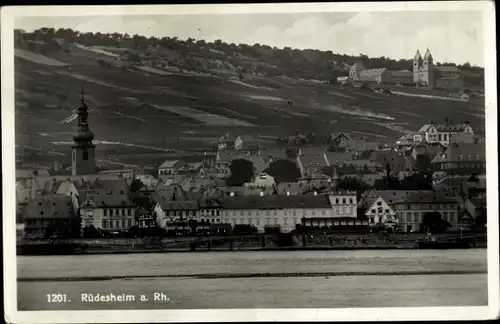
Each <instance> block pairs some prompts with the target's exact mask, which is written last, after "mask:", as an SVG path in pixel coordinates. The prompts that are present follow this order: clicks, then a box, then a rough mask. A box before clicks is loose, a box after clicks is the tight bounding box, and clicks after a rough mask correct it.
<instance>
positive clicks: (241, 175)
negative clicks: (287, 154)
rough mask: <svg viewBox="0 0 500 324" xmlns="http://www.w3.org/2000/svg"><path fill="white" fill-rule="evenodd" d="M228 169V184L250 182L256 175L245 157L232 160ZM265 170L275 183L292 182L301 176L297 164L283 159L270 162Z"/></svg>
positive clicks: (234, 184) (241, 184) (237, 185)
mask: <svg viewBox="0 0 500 324" xmlns="http://www.w3.org/2000/svg"><path fill="white" fill-rule="evenodd" d="M229 170H230V171H231V174H230V175H229V177H228V178H227V179H226V183H227V185H228V186H236V187H240V186H243V184H244V183H246V182H252V180H253V179H254V177H255V175H256V174H255V167H254V165H253V163H252V162H251V161H249V160H245V159H236V160H233V161H232V162H231V164H230V165H229ZM265 172H266V173H267V174H269V175H270V176H271V177H273V178H274V180H275V181H276V182H277V183H281V182H294V181H297V179H299V178H300V176H301V174H300V170H299V168H298V167H297V165H296V164H295V163H294V162H292V161H290V160H285V159H280V160H276V161H274V162H272V163H271V164H270V165H269V167H268V168H267V169H266V170H265Z"/></svg>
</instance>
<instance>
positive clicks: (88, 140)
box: [73, 87, 94, 146]
mask: <svg viewBox="0 0 500 324" xmlns="http://www.w3.org/2000/svg"><path fill="white" fill-rule="evenodd" d="M88 110H89V107H88V106H87V104H86V103H85V98H84V96H83V87H82V89H81V103H80V107H78V111H77V115H78V131H77V133H76V134H75V135H74V136H73V140H74V141H75V145H76V146H93V143H92V141H93V140H94V133H92V131H91V130H90V128H89V124H88V117H89V112H88Z"/></svg>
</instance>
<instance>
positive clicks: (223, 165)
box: [215, 151, 238, 177]
mask: <svg viewBox="0 0 500 324" xmlns="http://www.w3.org/2000/svg"><path fill="white" fill-rule="evenodd" d="M237 158H238V155H237V154H236V153H235V152H232V151H219V152H217V157H216V159H215V170H216V172H217V174H220V175H221V176H224V177H225V176H229V175H230V174H231V170H230V169H229V166H230V165H231V162H232V161H233V160H235V159H237Z"/></svg>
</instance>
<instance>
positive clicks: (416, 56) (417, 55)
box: [413, 50, 422, 61]
mask: <svg viewBox="0 0 500 324" xmlns="http://www.w3.org/2000/svg"><path fill="white" fill-rule="evenodd" d="M421 59H422V55H421V54H420V51H419V50H417V53H415V57H413V60H414V61H419V60H421Z"/></svg>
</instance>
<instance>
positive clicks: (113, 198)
mask: <svg viewBox="0 0 500 324" xmlns="http://www.w3.org/2000/svg"><path fill="white" fill-rule="evenodd" d="M80 199H81V201H82V203H81V205H80V218H81V230H82V235H83V233H84V230H85V228H86V227H90V226H93V227H94V228H96V229H100V230H103V231H107V232H120V231H126V230H128V229H129V228H131V227H132V226H135V225H136V209H137V206H136V205H135V204H134V203H133V202H132V199H131V197H130V195H129V194H128V193H126V192H123V193H120V192H111V191H109V190H106V189H102V188H100V189H93V190H92V191H89V192H85V193H83V194H82V195H81V197H80Z"/></svg>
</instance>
